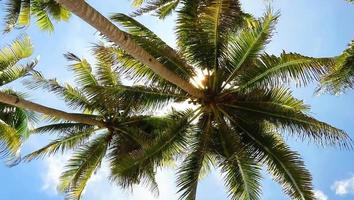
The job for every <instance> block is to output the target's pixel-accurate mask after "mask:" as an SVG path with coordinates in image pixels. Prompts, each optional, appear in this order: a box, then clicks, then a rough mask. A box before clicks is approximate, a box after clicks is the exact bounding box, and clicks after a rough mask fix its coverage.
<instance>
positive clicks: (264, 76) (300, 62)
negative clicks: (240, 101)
mask: <svg viewBox="0 0 354 200" xmlns="http://www.w3.org/2000/svg"><path fill="white" fill-rule="evenodd" d="M332 63H333V59H326V58H323V59H319V58H311V57H306V56H302V55H299V54H295V53H290V54H289V53H285V52H283V53H282V54H281V55H280V57H279V58H278V57H276V56H270V55H268V54H263V55H261V56H260V58H259V60H257V61H256V63H255V65H254V66H252V67H249V68H248V69H245V70H244V71H243V72H242V74H240V76H239V77H240V78H238V80H237V81H236V83H235V84H237V85H238V88H236V90H242V89H245V88H247V89H252V88H253V87H257V88H259V87H262V88H271V87H277V86H280V85H283V84H289V83H290V81H292V80H293V81H296V83H297V85H306V84H307V83H308V82H310V81H313V80H315V81H318V80H319V79H320V77H321V76H322V75H324V74H325V73H326V72H328V71H329V69H330V66H331V65H333V64H332Z"/></svg>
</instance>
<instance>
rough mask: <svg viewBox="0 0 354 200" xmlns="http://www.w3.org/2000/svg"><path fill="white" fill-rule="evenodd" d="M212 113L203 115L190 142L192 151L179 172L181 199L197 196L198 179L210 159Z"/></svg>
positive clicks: (192, 199)
mask: <svg viewBox="0 0 354 200" xmlns="http://www.w3.org/2000/svg"><path fill="white" fill-rule="evenodd" d="M210 117H211V116H210V115H209V116H208V115H203V116H201V117H200V119H199V122H198V128H199V131H198V133H197V135H196V136H195V138H194V140H192V143H191V144H190V149H191V150H190V153H189V154H188V156H187V158H186V159H185V160H184V161H183V163H182V166H181V167H180V169H179V170H178V172H177V175H178V178H177V187H178V188H179V190H178V192H179V193H181V195H180V199H188V200H194V199H195V198H196V193H197V186H198V180H199V177H200V176H201V172H202V169H203V164H205V163H206V162H205V161H206V160H208V155H207V153H208V150H207V148H208V145H209V144H208V143H209V140H210V135H211V131H212V130H211V119H210Z"/></svg>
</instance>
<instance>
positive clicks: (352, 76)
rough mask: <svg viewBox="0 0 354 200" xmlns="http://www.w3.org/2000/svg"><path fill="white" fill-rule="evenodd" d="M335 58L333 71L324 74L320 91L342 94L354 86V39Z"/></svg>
mask: <svg viewBox="0 0 354 200" xmlns="http://www.w3.org/2000/svg"><path fill="white" fill-rule="evenodd" d="M334 60H335V62H334V63H333V65H332V66H333V67H332V69H331V71H329V72H328V73H327V74H326V75H325V76H323V78H322V80H321V87H320V88H319V89H318V92H323V91H324V92H330V93H333V94H340V93H342V92H345V91H346V90H348V89H352V88H354V40H353V41H352V42H351V43H350V44H349V45H348V48H347V49H346V50H345V51H344V52H343V53H342V54H341V55H340V56H338V57H336V58H334Z"/></svg>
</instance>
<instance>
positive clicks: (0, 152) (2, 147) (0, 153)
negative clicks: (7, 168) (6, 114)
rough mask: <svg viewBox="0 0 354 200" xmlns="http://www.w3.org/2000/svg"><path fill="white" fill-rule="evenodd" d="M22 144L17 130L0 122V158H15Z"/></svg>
mask: <svg viewBox="0 0 354 200" xmlns="http://www.w3.org/2000/svg"><path fill="white" fill-rule="evenodd" d="M21 144H22V140H21V136H20V135H19V134H18V132H17V130H16V129H15V128H13V127H11V126H9V125H8V124H6V123H5V122H3V121H0V157H2V158H4V157H7V158H10V159H11V157H13V156H16V154H17V153H18V151H19V149H20V147H21Z"/></svg>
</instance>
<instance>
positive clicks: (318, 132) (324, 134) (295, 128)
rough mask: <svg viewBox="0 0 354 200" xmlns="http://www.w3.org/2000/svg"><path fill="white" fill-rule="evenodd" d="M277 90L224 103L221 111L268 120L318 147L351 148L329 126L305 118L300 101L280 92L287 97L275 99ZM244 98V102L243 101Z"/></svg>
mask: <svg viewBox="0 0 354 200" xmlns="http://www.w3.org/2000/svg"><path fill="white" fill-rule="evenodd" d="M281 91H282V90H280V91H276V90H273V91H261V90H260V91H256V92H257V95H255V94H254V93H253V94H250V96H248V97H247V96H244V97H241V96H239V97H237V101H235V102H234V103H232V104H227V105H226V104H225V106H227V108H225V109H224V110H229V109H230V110H232V112H229V113H230V114H231V115H232V116H234V114H233V113H238V116H237V117H238V118H242V119H243V120H245V121H247V120H250V119H252V120H256V121H260V122H262V121H263V120H266V121H269V122H271V123H273V124H274V125H276V127H277V128H278V129H279V130H283V131H284V130H285V131H287V132H289V133H290V134H291V135H293V136H298V137H300V138H301V139H302V140H304V139H305V138H306V139H310V140H312V141H313V142H315V143H318V144H320V145H338V146H339V147H344V148H347V147H350V143H351V142H350V138H349V137H348V135H347V134H346V133H345V132H344V131H342V130H339V129H337V128H334V127H333V126H331V125H328V124H326V123H324V122H321V121H319V120H316V119H314V118H312V117H311V116H308V115H306V114H305V113H303V112H302V111H301V110H300V109H303V108H305V107H306V106H305V105H301V101H296V99H295V98H292V97H290V96H289V95H290V94H289V93H288V94H286V93H283V95H288V97H282V98H278V97H279V94H276V93H278V92H281ZM243 98H244V99H243Z"/></svg>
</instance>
